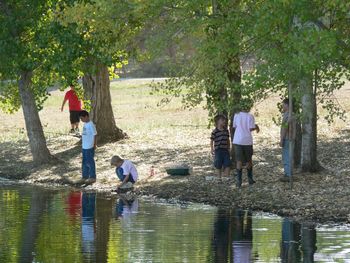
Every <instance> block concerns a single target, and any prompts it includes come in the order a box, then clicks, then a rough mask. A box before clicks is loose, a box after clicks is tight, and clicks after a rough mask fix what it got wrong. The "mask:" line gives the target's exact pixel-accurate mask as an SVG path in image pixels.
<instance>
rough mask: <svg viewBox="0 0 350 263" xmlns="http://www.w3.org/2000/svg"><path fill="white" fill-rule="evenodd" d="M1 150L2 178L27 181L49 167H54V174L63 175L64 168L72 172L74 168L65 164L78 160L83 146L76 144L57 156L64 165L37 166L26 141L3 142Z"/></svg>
mask: <svg viewBox="0 0 350 263" xmlns="http://www.w3.org/2000/svg"><path fill="white" fill-rule="evenodd" d="M0 149H1V151H0V177H3V178H7V179H25V178H26V177H28V176H30V174H31V173H34V172H36V171H39V170H40V169H42V168H44V167H46V166H48V165H49V166H51V167H52V172H53V173H56V174H61V173H62V171H61V170H62V168H64V171H65V172H67V171H72V170H74V168H73V167H72V168H70V167H69V166H68V165H65V162H67V161H68V160H70V159H72V158H76V157H77V155H79V154H80V153H81V146H80V145H79V144H76V145H74V146H73V147H71V148H68V149H67V150H64V151H62V152H59V153H57V154H55V157H57V158H58V159H60V160H62V161H63V165H62V164H61V165H53V164H44V165H36V164H35V163H34V162H33V161H32V160H31V153H30V149H29V145H28V141H26V140H20V141H7V142H1V143H0Z"/></svg>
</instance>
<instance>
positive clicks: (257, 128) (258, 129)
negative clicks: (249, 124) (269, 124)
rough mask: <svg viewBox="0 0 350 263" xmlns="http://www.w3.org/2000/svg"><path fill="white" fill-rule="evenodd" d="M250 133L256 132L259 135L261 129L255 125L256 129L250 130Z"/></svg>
mask: <svg viewBox="0 0 350 263" xmlns="http://www.w3.org/2000/svg"><path fill="white" fill-rule="evenodd" d="M250 131H256V132H257V133H259V132H260V127H259V126H258V124H255V128H252V129H250Z"/></svg>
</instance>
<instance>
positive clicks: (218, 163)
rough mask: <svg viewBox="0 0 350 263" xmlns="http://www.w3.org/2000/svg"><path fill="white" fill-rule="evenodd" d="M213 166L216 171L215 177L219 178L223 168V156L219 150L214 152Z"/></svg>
mask: <svg viewBox="0 0 350 263" xmlns="http://www.w3.org/2000/svg"><path fill="white" fill-rule="evenodd" d="M214 158H215V160H214V166H215V168H216V170H217V175H218V176H219V177H221V174H222V166H223V156H222V151H221V150H216V151H215V156H214Z"/></svg>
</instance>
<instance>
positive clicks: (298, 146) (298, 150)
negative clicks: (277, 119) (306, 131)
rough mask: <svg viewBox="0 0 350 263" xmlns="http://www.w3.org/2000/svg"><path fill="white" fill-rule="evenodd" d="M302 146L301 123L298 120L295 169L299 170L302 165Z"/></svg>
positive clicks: (296, 125) (296, 126)
mask: <svg viewBox="0 0 350 263" xmlns="http://www.w3.org/2000/svg"><path fill="white" fill-rule="evenodd" d="M301 144H302V130H301V122H300V121H299V120H297V121H296V124H295V142H294V167H295V168H298V167H300V165H301Z"/></svg>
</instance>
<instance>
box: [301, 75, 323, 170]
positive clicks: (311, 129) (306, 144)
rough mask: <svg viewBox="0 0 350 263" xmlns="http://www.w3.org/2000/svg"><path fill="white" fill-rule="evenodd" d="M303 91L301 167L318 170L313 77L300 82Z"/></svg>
mask: <svg viewBox="0 0 350 263" xmlns="http://www.w3.org/2000/svg"><path fill="white" fill-rule="evenodd" d="M300 86H301V91H302V94H303V95H302V99H301V107H302V142H301V147H302V152H301V153H302V154H301V168H302V171H303V172H316V171H317V170H318V169H319V165H318V162H317V105H316V96H315V93H314V91H313V86H312V81H311V79H310V78H309V79H304V80H302V81H301V83H300Z"/></svg>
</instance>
